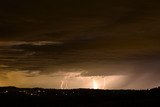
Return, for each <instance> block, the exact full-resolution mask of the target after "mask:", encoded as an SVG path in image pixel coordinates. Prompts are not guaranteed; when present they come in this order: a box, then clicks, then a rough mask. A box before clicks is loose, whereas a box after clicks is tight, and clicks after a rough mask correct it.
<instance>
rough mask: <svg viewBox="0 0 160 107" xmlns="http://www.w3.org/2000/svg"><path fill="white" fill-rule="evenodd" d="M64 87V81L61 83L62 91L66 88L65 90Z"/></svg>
mask: <svg viewBox="0 0 160 107" xmlns="http://www.w3.org/2000/svg"><path fill="white" fill-rule="evenodd" d="M63 85H64V81H63V80H62V81H61V89H64V88H63Z"/></svg>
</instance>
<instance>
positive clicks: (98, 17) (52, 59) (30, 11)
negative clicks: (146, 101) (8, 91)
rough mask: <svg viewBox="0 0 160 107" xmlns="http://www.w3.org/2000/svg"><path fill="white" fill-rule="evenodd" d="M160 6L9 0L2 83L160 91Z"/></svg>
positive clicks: (2, 13)
mask: <svg viewBox="0 0 160 107" xmlns="http://www.w3.org/2000/svg"><path fill="white" fill-rule="evenodd" d="M159 3H160V1H159V0H123V1H122V0H45V1H44V0H34V1H33V0H23V1H22V0H2V1H1V3H0V17H1V18H0V86H17V87H42V88H59V89H66V88H67V89H71V88H93V89H127V88H130V89H146V88H152V87H155V86H159V85H160V36H159V35H160V32H159V29H160V7H159Z"/></svg>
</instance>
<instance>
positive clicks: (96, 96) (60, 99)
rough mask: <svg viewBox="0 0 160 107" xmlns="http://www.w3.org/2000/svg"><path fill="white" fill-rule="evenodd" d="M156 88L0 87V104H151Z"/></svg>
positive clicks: (81, 106)
mask: <svg viewBox="0 0 160 107" xmlns="http://www.w3.org/2000/svg"><path fill="white" fill-rule="evenodd" d="M159 99H160V87H157V88H152V89H148V90H94V89H42V88H16V87H1V88H0V101H1V107H6V106H10V105H11V106H14V107H24V106H25V107H31V106H34V107H39V106H43V107H46V106H48V107H104V106H105V107H114V106H115V107H116V106H123V107H137V106H141V107H146V106H147V107H153V106H157V107H158V105H159V101H160V100H159Z"/></svg>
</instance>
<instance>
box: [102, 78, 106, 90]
mask: <svg viewBox="0 0 160 107" xmlns="http://www.w3.org/2000/svg"><path fill="white" fill-rule="evenodd" d="M105 87H106V78H105V77H104V78H103V89H105Z"/></svg>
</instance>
